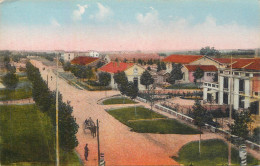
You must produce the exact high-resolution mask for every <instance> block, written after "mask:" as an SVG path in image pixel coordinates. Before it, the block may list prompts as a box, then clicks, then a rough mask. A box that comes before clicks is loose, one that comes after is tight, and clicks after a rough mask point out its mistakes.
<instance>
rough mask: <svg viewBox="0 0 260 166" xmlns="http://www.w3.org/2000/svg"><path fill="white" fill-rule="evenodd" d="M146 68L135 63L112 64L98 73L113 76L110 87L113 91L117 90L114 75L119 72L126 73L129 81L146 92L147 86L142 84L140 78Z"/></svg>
mask: <svg viewBox="0 0 260 166" xmlns="http://www.w3.org/2000/svg"><path fill="white" fill-rule="evenodd" d="M144 71H145V69H144V68H142V67H141V66H139V65H137V64H134V63H124V62H110V63H108V64H106V65H104V66H102V67H101V68H99V69H98V72H107V73H110V74H111V83H110V86H111V87H112V89H117V84H116V83H115V80H114V75H115V74H116V73H118V72H125V74H126V76H127V79H128V81H133V82H134V84H135V85H136V86H138V88H139V90H145V86H143V85H142V84H141V83H140V78H141V75H142V74H143V72H144Z"/></svg>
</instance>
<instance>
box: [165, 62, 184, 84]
mask: <svg viewBox="0 0 260 166" xmlns="http://www.w3.org/2000/svg"><path fill="white" fill-rule="evenodd" d="M181 67H182V66H181V64H174V63H173V64H172V71H171V73H170V76H169V78H168V82H169V83H170V84H172V85H173V84H175V81H177V80H181V79H182V78H183V72H182V71H181Z"/></svg>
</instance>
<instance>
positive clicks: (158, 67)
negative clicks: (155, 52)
mask: <svg viewBox="0 0 260 166" xmlns="http://www.w3.org/2000/svg"><path fill="white" fill-rule="evenodd" d="M161 70H162V66H161V63H160V62H158V63H157V72H159V71H161Z"/></svg>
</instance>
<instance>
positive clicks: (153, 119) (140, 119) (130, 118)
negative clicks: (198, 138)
mask: <svg viewBox="0 0 260 166" xmlns="http://www.w3.org/2000/svg"><path fill="white" fill-rule="evenodd" d="M108 113H109V114H110V115H112V116H113V117H115V118H116V119H118V120H119V121H120V122H121V123H123V124H125V125H127V126H129V127H130V128H132V131H135V132H139V133H160V134H199V133H200V132H199V131H198V130H197V129H194V128H192V127H190V126H188V125H186V124H182V123H180V122H178V121H177V120H175V119H165V118H166V117H165V116H163V115H160V114H157V113H155V112H153V111H150V110H149V109H147V108H144V107H136V113H135V107H127V108H120V109H115V110H110V111H108ZM160 118H164V119H160Z"/></svg>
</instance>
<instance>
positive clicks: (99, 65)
mask: <svg viewBox="0 0 260 166" xmlns="http://www.w3.org/2000/svg"><path fill="white" fill-rule="evenodd" d="M104 64H105V63H104V62H102V61H98V63H97V68H100V67H102V66H103V65H104Z"/></svg>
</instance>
